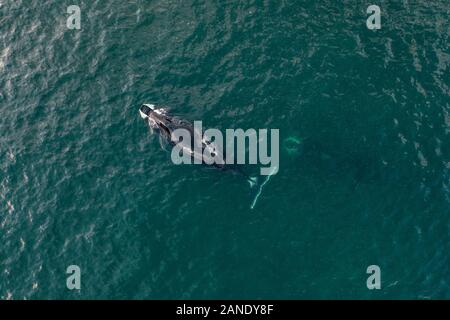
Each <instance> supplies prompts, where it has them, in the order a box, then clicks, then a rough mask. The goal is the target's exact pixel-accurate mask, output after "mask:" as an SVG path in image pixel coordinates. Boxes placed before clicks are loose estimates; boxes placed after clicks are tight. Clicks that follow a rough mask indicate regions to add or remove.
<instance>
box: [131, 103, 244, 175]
mask: <svg viewBox="0 0 450 320" xmlns="http://www.w3.org/2000/svg"><path fill="white" fill-rule="evenodd" d="M139 114H140V116H141V118H142V119H144V120H145V121H147V123H148V125H149V126H150V128H152V130H154V131H156V132H157V133H159V135H160V136H161V137H162V138H163V140H164V141H165V142H167V143H168V144H169V145H171V146H175V145H177V146H178V147H179V148H181V149H182V150H183V152H184V153H186V154H187V155H189V156H191V157H192V159H197V160H198V161H201V163H202V164H204V165H207V166H213V167H217V168H220V169H223V170H228V169H231V168H229V167H228V166H226V164H225V163H226V160H225V156H224V155H223V153H222V152H221V150H220V149H219V148H218V147H217V146H216V145H215V143H214V142H213V141H211V140H210V139H208V138H207V137H205V136H203V135H202V133H201V132H196V131H195V127H194V126H193V125H192V123H190V122H189V121H186V120H185V119H182V118H179V117H177V116H173V115H171V114H169V113H168V111H167V109H166V108H163V107H158V106H156V105H153V104H143V105H142V106H141V107H140V108H139ZM177 129H184V130H187V131H188V132H189V133H190V137H191V140H190V141H185V140H184V139H183V140H181V141H180V140H179V139H177V137H176V135H174V134H173V133H174V131H175V130H177ZM196 136H197V137H201V147H198V148H195V143H197V142H196V141H195V137H196ZM205 151H208V152H205ZM208 157H209V158H208ZM218 159H219V161H217V160H218ZM233 169H234V170H236V168H233Z"/></svg>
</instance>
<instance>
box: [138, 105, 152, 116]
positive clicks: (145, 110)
mask: <svg viewBox="0 0 450 320" xmlns="http://www.w3.org/2000/svg"><path fill="white" fill-rule="evenodd" d="M153 111H154V105H153V104H143V105H142V106H141V107H140V108H139V114H140V115H141V118H142V119H147V118H149V117H150V115H151V113H152V112H153Z"/></svg>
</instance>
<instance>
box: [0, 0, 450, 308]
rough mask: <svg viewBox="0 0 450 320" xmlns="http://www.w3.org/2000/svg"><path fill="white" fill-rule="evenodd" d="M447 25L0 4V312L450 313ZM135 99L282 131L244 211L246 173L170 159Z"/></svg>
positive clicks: (271, 9)
mask: <svg viewBox="0 0 450 320" xmlns="http://www.w3.org/2000/svg"><path fill="white" fill-rule="evenodd" d="M72 4H76V5H79V6H80V8H81V30H69V29H68V28H67V26H66V20H67V18H68V16H69V14H67V7H68V6H69V5H72ZM370 4H377V5H379V6H380V8H381V29H380V30H368V29H367V27H366V19H367V17H368V14H367V13H366V9H367V7H368V6H369V5H370ZM449 11H450V5H449V2H448V1H445V0H436V1H424V0H423V1H422V0H408V1H407V0H403V1H393V0H392V1H386V0H376V1H370V2H369V1H332V0H323V1H294V0H292V1H290V0H289V1H288V0H285V1H281V0H280V1H272V0H266V1H179V0H158V1H143V0H141V1H139V0H132V1H117V0H114V1H106V0H95V1H87V0H79V1H73V0H70V1H66V0H63V1H37V0H26V1H25V0H0V26H1V29H0V75H1V76H0V108H1V109H0V110H1V116H0V133H1V134H0V151H1V152H0V241H1V245H0V298H1V299H213V298H223V299H229V298H254V299H262V298H274V299H281V298H284V299H313V298H314V299H349V298H354V299H449V298H450V284H449V280H450V270H449V266H450V259H449V257H450V238H449V234H450V220H449V217H450V190H449V188H450V150H449V146H450V143H449V142H450V141H449V133H450V99H449V96H450V88H449V86H450V73H449V68H450V50H449V49H450V47H449V42H448V39H449V35H450V23H449V21H450V19H449ZM145 102H153V103H159V104H164V105H167V106H169V107H170V109H171V110H172V111H173V112H175V113H177V114H180V115H183V117H185V118H186V119H188V120H190V121H194V120H202V121H203V125H204V126H206V127H211V128H219V129H225V128H243V129H247V128H278V129H280V145H281V147H280V170H279V172H278V174H276V175H274V176H272V177H271V178H270V180H269V181H268V182H267V183H266V184H265V186H264V189H263V191H262V192H261V194H260V196H259V198H258V200H257V202H256V204H255V207H254V209H253V210H251V209H250V206H251V204H252V200H253V198H252V194H251V192H250V190H249V186H248V184H247V182H246V181H245V180H244V179H242V177H239V176H236V175H231V174H227V173H224V172H220V171H217V170H212V169H209V168H205V167H202V166H175V165H174V164H172V162H171V161H170V152H169V151H164V150H163V149H161V146H160V143H159V140H158V137H157V136H155V135H152V134H151V132H150V131H149V129H148V127H147V126H146V125H145V123H144V122H143V121H142V119H141V118H140V117H139V115H138V108H139V106H140V105H141V104H142V103H145ZM244 169H245V170H247V171H248V172H249V173H252V174H253V173H254V172H257V170H258V167H257V166H246V167H244ZM69 265H78V266H79V267H80V269H81V289H80V290H74V291H71V290H69V289H68V288H67V287H66V279H67V277H68V275H67V274H66V268H67V267H68V266H69ZM370 265H378V266H379V267H380V269H381V289H380V290H368V288H367V286H366V280H367V278H368V276H369V275H368V274H367V273H366V270H367V267H368V266H370Z"/></svg>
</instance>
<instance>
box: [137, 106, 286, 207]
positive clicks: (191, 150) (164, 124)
mask: <svg viewBox="0 0 450 320" xmlns="http://www.w3.org/2000/svg"><path fill="white" fill-rule="evenodd" d="M139 114H140V116H141V118H143V119H144V120H145V121H146V122H147V123H148V125H149V126H150V128H152V130H154V131H156V132H157V133H159V135H160V137H161V138H163V139H164V140H165V142H167V143H169V144H170V145H171V146H175V145H178V146H181V148H182V150H183V152H186V153H187V154H189V155H190V156H191V157H192V158H193V159H197V160H199V161H201V163H203V164H204V165H207V166H212V167H216V168H218V169H220V170H223V171H230V172H232V173H234V174H239V175H242V176H244V177H245V179H246V180H247V181H248V182H249V184H250V187H252V189H253V188H254V187H257V188H254V189H257V190H255V197H254V200H253V202H252V205H251V207H250V208H251V209H253V208H254V207H255V204H256V201H257V199H258V198H259V195H260V194H261V191H262V187H263V186H264V185H265V184H266V183H267V182H268V180H269V179H270V176H271V175H269V176H266V178H265V180H264V181H263V182H262V183H258V178H257V177H251V176H249V175H248V174H247V173H245V172H244V171H242V170H241V169H240V168H239V167H237V166H236V165H230V164H227V163H226V158H225V155H224V154H223V153H222V152H221V150H219V148H217V146H216V145H215V144H214V142H213V141H211V140H209V139H208V138H207V137H205V136H203V135H202V133H201V132H195V128H194V126H193V125H192V123H190V122H189V121H186V120H184V119H180V118H178V117H176V116H173V115H170V114H169V113H168V112H167V110H166V109H164V108H161V107H158V106H156V105H153V104H143V105H142V106H141V107H140V108H139ZM177 129H185V130H187V131H189V133H190V137H191V141H184V140H181V141H180V140H178V139H177V137H176V136H175V135H173V132H174V131H175V130H177ZM194 137H202V139H201V148H195V147H194V144H195V143H198V142H196V141H195V138H194ZM205 150H207V151H208V152H204V151H205ZM209 155H213V157H214V159H212V158H209V159H208V158H207V157H208V156H209ZM217 158H219V159H221V160H220V161H211V160H217ZM275 170H276V171H278V168H275ZM275 170H274V171H273V172H275Z"/></svg>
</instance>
